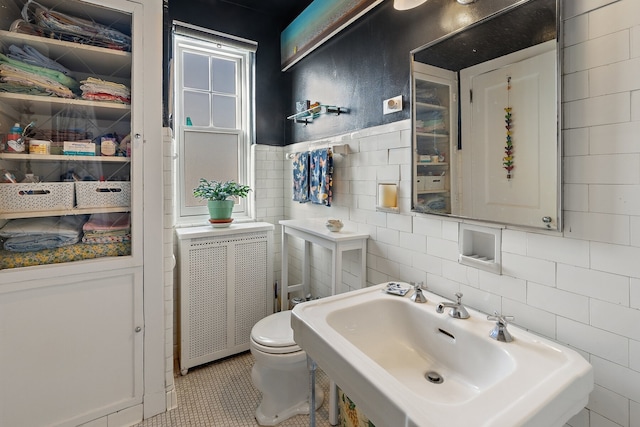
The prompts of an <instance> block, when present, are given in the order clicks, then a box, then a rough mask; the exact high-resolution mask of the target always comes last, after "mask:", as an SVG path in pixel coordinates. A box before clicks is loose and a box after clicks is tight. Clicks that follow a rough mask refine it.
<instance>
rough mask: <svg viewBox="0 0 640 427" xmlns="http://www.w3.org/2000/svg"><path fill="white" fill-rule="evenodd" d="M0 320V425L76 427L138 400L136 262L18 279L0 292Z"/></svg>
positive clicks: (140, 336) (139, 331) (139, 329)
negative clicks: (79, 272)
mask: <svg viewBox="0 0 640 427" xmlns="http://www.w3.org/2000/svg"><path fill="white" fill-rule="evenodd" d="M0 324H1V325H3V326H2V328H0V342H2V346H1V347H0V365H1V366H4V367H5V368H4V369H3V375H2V377H3V378H2V384H3V386H2V387H0V425H3V426H21V425H24V426H27V425H28V426H63V425H73V426H75V425H81V424H83V423H86V422H89V421H91V420H94V419H96V418H100V417H103V416H107V415H109V414H111V413H114V412H117V411H120V410H122V409H123V408H129V407H135V406H136V405H139V404H140V403H141V401H142V390H143V388H142V340H143V335H144V334H143V332H142V331H143V326H144V322H143V318H142V280H141V271H140V269H136V268H134V269H124V270H119V271H115V272H113V273H112V274H108V275H107V274H105V273H95V274H83V275H77V276H66V277H60V278H57V279H46V280H37V281H30V282H26V283H22V290H19V291H14V292H5V293H2V294H0ZM135 412H137V413H138V416H139V417H141V414H142V409H141V408H138V409H137V410H135Z"/></svg>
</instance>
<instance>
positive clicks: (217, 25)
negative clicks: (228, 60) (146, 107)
mask: <svg viewBox="0 0 640 427" xmlns="http://www.w3.org/2000/svg"><path fill="white" fill-rule="evenodd" d="M299 3H300V10H299V12H301V11H302V10H303V9H304V7H305V6H306V4H308V3H309V1H307V0H305V1H300V2H299ZM299 12H298V13H299ZM164 20H165V24H164V33H165V34H164V40H165V48H164V52H165V53H164V67H165V71H164V81H165V85H164V90H165V93H164V95H165V96H164V99H165V101H164V102H165V110H164V111H165V113H164V114H165V125H166V124H167V123H168V117H167V115H168V106H167V99H168V96H167V94H168V86H169V84H168V81H169V72H168V63H169V58H171V56H172V52H171V43H172V42H171V33H170V28H171V23H172V21H173V20H177V21H182V22H187V23H189V24H193V25H197V26H200V27H204V28H208V29H212V30H215V31H219V32H222V33H226V34H231V35H235V36H238V37H243V38H246V39H249V40H253V41H256V42H258V50H257V52H256V143H258V144H266V145H283V143H284V126H285V120H283V119H282V117H285V116H286V115H288V111H289V105H288V99H289V97H288V96H287V95H286V91H287V90H288V88H290V87H291V81H290V79H291V75H290V74H285V73H282V72H281V71H280V69H281V68H280V33H281V32H282V30H283V29H284V28H285V27H286V26H287V25H288V24H289V22H290V21H291V18H289V17H274V16H270V15H268V14H265V13H261V12H258V11H256V10H252V9H249V8H246V7H240V6H236V5H234V4H232V3H229V2H227V1H221V0H206V2H200V1H197V0H179V1H178V0H172V1H167V0H165V18H164Z"/></svg>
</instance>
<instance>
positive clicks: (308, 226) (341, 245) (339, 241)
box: [280, 219, 369, 310]
mask: <svg viewBox="0 0 640 427" xmlns="http://www.w3.org/2000/svg"><path fill="white" fill-rule="evenodd" d="M325 222H326V220H325V219H300V220H298V219H289V220H282V221H280V225H282V273H281V274H282V279H281V293H280V295H281V308H282V310H287V309H288V308H289V298H288V294H289V292H291V291H297V290H300V289H303V290H306V291H309V290H310V289H311V287H310V271H311V269H310V266H309V263H310V259H309V251H310V248H311V245H312V244H316V245H319V246H322V247H323V248H327V249H329V250H330V251H331V261H332V262H331V295H335V293H336V286H337V285H338V284H339V283H342V254H343V253H344V252H347V251H352V250H360V253H361V261H360V266H361V268H360V287H361V288H364V287H365V286H366V278H367V277H366V276H367V275H366V272H367V239H368V238H369V235H368V234H365V233H357V232H354V231H350V230H348V229H347V228H346V227H345V228H343V229H342V230H340V231H338V232H332V231H329V230H328V229H327V227H325ZM289 236H294V237H298V238H300V239H303V240H304V258H303V262H302V283H301V284H297V285H291V286H289V278H288V271H289V248H288V241H289Z"/></svg>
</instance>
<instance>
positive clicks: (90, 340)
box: [0, 0, 167, 427]
mask: <svg viewBox="0 0 640 427" xmlns="http://www.w3.org/2000/svg"><path fill="white" fill-rule="evenodd" d="M18 3H20V4H22V3H24V2H22V1H20V2H16V1H14V0H0V10H3V12H2V16H1V17H0V47H1V48H2V52H3V53H6V51H7V49H8V46H9V45H11V44H13V45H16V46H20V47H22V46H24V45H30V46H32V47H34V48H36V49H38V50H39V51H40V52H41V53H42V54H44V55H46V56H48V57H50V58H52V59H55V60H57V61H58V62H59V63H61V64H63V65H64V66H66V67H67V68H68V69H69V70H71V72H72V74H73V76H74V77H75V78H76V79H77V80H82V79H85V78H87V77H97V78H100V79H103V80H108V81H112V82H117V83H123V84H125V85H126V86H128V87H130V88H131V103H130V104H126V103H125V104H122V103H114V102H105V101H98V100H86V99H81V98H79V97H78V98H75V99H66V98H58V97H53V96H39V95H34V94H25V93H19V92H11V91H9V92H7V91H0V133H6V131H7V130H8V127H9V126H11V125H12V124H13V123H14V122H20V123H21V124H23V125H24V124H26V123H29V122H31V121H34V122H36V125H37V129H39V130H47V131H57V130H61V129H71V128H80V127H81V128H82V131H83V132H84V131H91V133H92V136H94V137H96V136H99V135H101V134H104V133H108V132H117V133H118V134H119V135H127V134H130V135H131V145H130V147H129V149H130V153H129V155H124V156H121V157H101V156H95V157H91V158H89V157H84V156H73V155H62V154H55V155H45V154H28V153H22V154H16V153H2V154H0V169H11V170H25V171H26V170H27V168H30V169H31V171H32V172H33V174H34V175H39V176H40V177H43V178H45V180H46V181H50V182H54V181H60V175H61V174H63V173H65V172H67V171H68V170H70V169H73V170H75V171H76V172H79V171H83V173H87V174H91V175H93V176H96V175H98V178H102V177H104V178H105V179H106V180H109V179H114V180H115V178H116V177H117V178H118V179H121V180H122V181H126V182H128V183H130V195H129V196H128V200H127V201H128V203H125V204H123V205H122V206H112V205H110V204H109V203H106V204H98V205H96V206H93V207H90V208H84V207H82V206H77V205H76V204H75V202H74V205H73V206H71V207H65V208H60V209H58V208H55V209H49V210H28V209H27V210H24V211H20V210H14V211H12V212H8V211H7V209H6V205H8V204H9V203H8V199H5V200H0V211H2V212H0V227H2V226H4V225H5V224H6V223H7V222H10V221H13V220H15V219H19V218H39V217H42V218H47V217H62V218H64V217H67V218H71V217H73V218H78V217H83V216H84V215H88V214H94V213H114V212H122V213H130V221H131V239H130V244H129V247H128V249H127V250H126V251H125V252H122V253H117V254H111V253H110V254H107V255H102V256H100V257H96V258H94V257H83V256H79V257H71V258H61V257H58V256H57V255H55V254H54V255H53V256H49V257H44V256H43V255H44V254H45V253H46V252H37V251H36V252H33V253H29V255H27V256H26V257H27V258H28V257H31V259H32V260H35V262H32V263H26V264H25V263H24V258H25V255H24V254H20V253H17V252H16V253H15V254H13V253H10V252H8V251H6V250H2V256H3V257H4V258H3V259H4V261H6V263H5V264H3V265H2V267H0V366H3V367H4V369H3V379H2V387H0V425H1V426H19V425H28V426H47V427H49V426H77V425H82V424H85V423H90V424H91V425H109V426H120V425H122V426H124V425H132V424H134V423H136V422H137V421H140V420H142V418H143V417H148V416H151V415H154V414H156V413H158V412H161V411H164V410H165V408H166V393H167V392H166V388H165V378H166V376H165V374H166V366H165V353H164V352H165V343H164V338H165V336H164V330H165V321H164V297H163V286H162V281H163V272H162V269H161V268H160V267H159V266H161V265H162V262H163V245H162V232H163V227H162V221H163V218H162V207H163V198H162V184H161V183H162V141H161V130H162V129H161V125H162V123H161V122H162V113H161V105H162V104H161V84H162V78H161V58H162V39H161V37H162V35H161V29H162V4H161V2H156V1H153V0H135V1H131V0H69V1H64V2H60V1H57V0H39V1H38V3H39V4H41V5H43V6H45V7H48V8H51V9H52V10H55V11H58V12H61V13H65V14H68V15H72V16H76V17H79V18H83V19H88V20H89V21H95V22H99V23H102V24H105V25H107V26H110V27H112V28H116V29H118V30H120V31H122V32H125V33H129V34H130V35H131V40H132V47H131V51H130V52H129V51H121V50H114V49H110V48H106V47H96V46H91V45H86V44H78V43H74V42H71V41H63V40H56V39H51V38H44V37H39V36H34V35H28V34H18V33H13V32H10V31H9V25H10V24H11V23H12V22H14V21H15V20H17V19H18V18H20V7H18V6H17V4H18ZM32 7H35V6H34V5H33V4H32ZM36 138H38V139H42V135H41V134H40V135H38V134H36ZM123 148H124V147H123ZM143 182H144V183H145V185H144V186H143ZM0 185H6V184H0ZM125 205H126V206H125ZM3 208H4V211H3ZM143 218H144V221H143ZM97 246H100V245H97ZM79 253H81V252H80V251H79ZM32 255H33V256H32ZM49 255H51V254H49ZM41 256H42V257H41ZM158 332H160V333H158ZM143 350H144V351H143Z"/></svg>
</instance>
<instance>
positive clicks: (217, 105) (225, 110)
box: [212, 95, 237, 129]
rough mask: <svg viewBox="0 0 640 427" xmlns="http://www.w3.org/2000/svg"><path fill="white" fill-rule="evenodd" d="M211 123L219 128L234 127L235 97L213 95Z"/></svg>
mask: <svg viewBox="0 0 640 427" xmlns="http://www.w3.org/2000/svg"><path fill="white" fill-rule="evenodd" d="M212 101H213V125H214V126H216V127H220V128H231V129H235V128H236V126H237V125H236V98H235V97H231V96H220V95H213V97H212Z"/></svg>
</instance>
